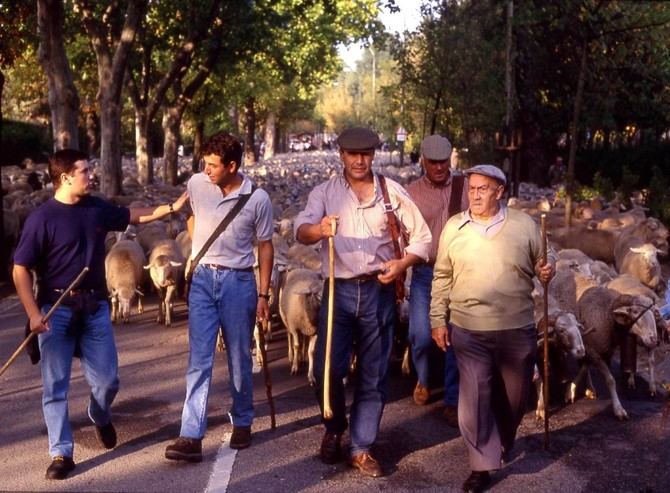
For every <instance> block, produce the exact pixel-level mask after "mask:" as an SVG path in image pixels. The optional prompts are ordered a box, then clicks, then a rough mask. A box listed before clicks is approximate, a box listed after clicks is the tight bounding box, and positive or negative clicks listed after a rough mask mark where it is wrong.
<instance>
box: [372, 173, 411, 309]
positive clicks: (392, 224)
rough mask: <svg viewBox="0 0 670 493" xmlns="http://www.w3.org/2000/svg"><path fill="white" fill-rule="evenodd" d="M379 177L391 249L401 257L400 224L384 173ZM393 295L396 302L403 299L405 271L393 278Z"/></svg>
mask: <svg viewBox="0 0 670 493" xmlns="http://www.w3.org/2000/svg"><path fill="white" fill-rule="evenodd" d="M377 178H378V179H379V188H380V189H381V191H382V197H383V198H384V211H385V212H386V217H387V218H388V223H389V229H390V230H391V239H392V240H393V251H394V253H395V257H396V258H397V259H401V258H402V251H401V250H400V225H399V224H398V217H397V216H396V215H395V213H394V212H393V205H391V199H390V197H389V191H388V188H387V187H386V178H385V177H384V175H377ZM395 296H396V302H397V303H402V301H403V300H404V299H405V273H404V272H403V274H402V275H401V276H398V277H397V278H396V280H395Z"/></svg>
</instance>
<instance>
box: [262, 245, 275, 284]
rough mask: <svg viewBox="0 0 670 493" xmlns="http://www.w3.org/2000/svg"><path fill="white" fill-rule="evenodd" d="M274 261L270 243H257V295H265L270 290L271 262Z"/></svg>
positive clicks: (272, 248)
mask: <svg viewBox="0 0 670 493" xmlns="http://www.w3.org/2000/svg"><path fill="white" fill-rule="evenodd" d="M273 261H274V247H273V246H272V241H262V242H259V243H258V277H259V279H258V289H259V291H258V292H259V293H261V294H267V293H268V291H269V290H270V278H271V277H272V262H273Z"/></svg>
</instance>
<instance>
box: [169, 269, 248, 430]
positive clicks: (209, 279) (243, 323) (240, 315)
mask: <svg viewBox="0 0 670 493" xmlns="http://www.w3.org/2000/svg"><path fill="white" fill-rule="evenodd" d="M188 299H189V311H188V341H189V357H188V370H187V372H186V400H185V401H184V410H183V411H182V415H181V431H180V433H179V435H180V436H182V437H188V438H202V437H203V436H204V435H205V430H206V429H207V397H208V395H209V387H210V384H211V382H212V365H213V363H214V349H215V346H216V334H217V331H218V330H219V327H222V328H223V340H224V342H225V344H226V354H227V360H228V374H229V379H230V392H231V394H232V397H233V407H232V409H231V411H230V413H229V415H230V420H231V422H232V423H233V425H234V426H251V422H252V421H253V418H254V399H253V397H254V396H253V380H252V373H251V371H252V363H251V338H252V334H253V329H254V324H255V322H256V304H257V300H258V298H257V293H256V280H255V278H254V274H253V272H245V271H232V270H216V269H211V268H209V267H204V266H202V265H198V266H197V267H196V269H195V272H194V274H193V281H192V283H191V289H190V291H189V298H188Z"/></svg>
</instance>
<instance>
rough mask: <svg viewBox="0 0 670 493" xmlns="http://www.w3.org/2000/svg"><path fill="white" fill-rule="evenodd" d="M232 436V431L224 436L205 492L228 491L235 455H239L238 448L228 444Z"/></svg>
mask: <svg viewBox="0 0 670 493" xmlns="http://www.w3.org/2000/svg"><path fill="white" fill-rule="evenodd" d="M230 436H231V433H226V434H225V435H224V437H223V444H222V445H221V447H219V451H218V452H217V453H216V460H215V461H214V467H213V468H212V475H211V476H210V477H209V483H207V489H205V493H226V490H227V489H228V482H229V481H230V474H231V473H232V472H233V464H235V456H236V455H237V450H235V449H232V448H230V447H229V446H228V444H229V443H230Z"/></svg>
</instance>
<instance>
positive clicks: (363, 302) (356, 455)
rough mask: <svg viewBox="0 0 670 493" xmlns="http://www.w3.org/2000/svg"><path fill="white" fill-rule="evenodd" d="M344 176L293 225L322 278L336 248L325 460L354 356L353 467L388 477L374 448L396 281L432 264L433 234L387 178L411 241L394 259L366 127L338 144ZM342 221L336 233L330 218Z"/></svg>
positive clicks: (340, 429)
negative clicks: (316, 250) (316, 249)
mask: <svg viewBox="0 0 670 493" xmlns="http://www.w3.org/2000/svg"><path fill="white" fill-rule="evenodd" d="M337 143H338V145H339V147H340V159H341V160H342V164H343V166H344V170H343V173H342V174H341V175H336V176H333V177H331V178H330V179H329V180H328V181H326V182H325V183H322V184H320V185H318V186H316V187H315V188H314V189H313V190H312V192H311V193H310V194H309V198H308V199H307V205H306V207H305V210H304V211H302V212H300V214H298V216H297V217H296V220H295V226H294V228H295V233H296V238H297V240H298V241H299V242H301V243H304V244H308V245H310V244H314V243H317V242H321V255H322V257H323V262H322V266H323V267H322V274H323V277H324V278H325V279H327V278H328V277H329V271H328V269H329V267H328V265H329V263H328V243H327V242H328V238H329V237H331V236H332V237H333V240H334V246H335V270H334V277H335V290H334V306H335V313H334V317H333V330H332V351H331V359H332V364H331V367H330V368H331V369H330V375H329V377H330V396H329V397H330V401H331V403H332V411H333V417H332V419H324V420H323V423H324V425H325V428H326V432H325V434H324V436H323V439H322V441H321V449H320V457H321V460H322V461H323V462H325V463H327V464H332V463H335V462H337V461H338V460H340V459H342V458H343V457H342V454H341V452H342V448H341V446H342V443H341V442H342V435H343V433H344V431H345V430H346V428H347V425H348V423H347V417H346V408H345V392H344V384H343V383H342V380H343V379H344V377H346V376H347V372H348V368H349V361H350V355H351V353H352V352H353V353H354V354H355V355H356V358H357V378H356V389H355V390H354V399H353V402H352V404H351V407H350V420H349V421H350V422H349V425H350V426H351V428H350V438H351V447H350V453H349V457H348V462H349V464H350V465H351V466H352V467H355V468H357V469H358V470H359V471H360V472H361V473H362V474H364V475H366V476H372V477H378V476H382V475H383V471H382V468H381V466H380V464H379V462H377V460H376V459H375V458H374V456H373V452H372V450H371V448H372V446H373V444H374V442H375V440H376V438H377V433H378V430H379V423H380V421H381V417H382V412H383V409H384V403H385V402H386V398H387V389H386V379H387V370H388V359H389V355H390V352H391V340H392V335H393V327H394V325H395V319H396V310H395V304H396V303H395V302H396V300H395V296H396V292H395V286H394V281H395V279H396V278H398V277H399V276H401V275H402V274H403V273H404V272H405V271H406V270H407V268H408V267H409V266H410V265H412V264H414V263H416V262H418V261H426V260H428V255H429V251H430V242H431V235H430V230H429V229H428V226H427V225H426V223H425V221H424V220H423V218H422V217H421V212H419V209H418V208H417V207H416V205H415V204H414V202H412V200H411V199H410V197H409V195H408V194H407V192H405V190H404V189H403V188H402V186H401V185H399V184H398V183H396V182H395V181H393V180H389V179H386V180H385V183H386V185H385V186H386V189H387V191H388V197H389V200H390V208H389V212H392V213H393V214H395V216H396V218H397V220H398V223H399V226H400V228H401V230H403V231H404V232H406V233H407V236H408V238H409V241H408V242H407V244H406V245H402V247H404V256H402V258H399V259H398V258H396V257H395V252H394V246H393V240H392V236H391V230H390V227H389V216H388V215H387V212H386V209H385V205H384V197H383V196H384V194H383V191H382V187H383V186H384V185H383V181H382V180H380V178H381V177H380V176H378V175H376V174H374V173H373V172H372V160H373V158H374V154H375V148H376V147H377V145H378V144H379V138H378V137H377V134H375V133H374V132H372V131H371V130H369V129H367V128H349V129H346V130H344V131H343V132H342V133H341V134H340V136H339V137H338V139H337ZM332 219H335V220H336V221H337V229H336V232H335V234H333V232H332V229H331V220H332ZM328 297H329V292H328V283H327V282H326V283H324V291H323V297H322V299H323V302H322V303H321V311H320V313H319V328H318V337H317V343H316V344H317V347H316V357H315V370H316V371H315V375H316V379H317V396H318V399H319V405H320V406H321V410H322V412H323V401H322V399H323V391H322V388H323V380H324V360H325V355H326V351H325V346H326V327H327V305H328V302H327V300H328Z"/></svg>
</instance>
